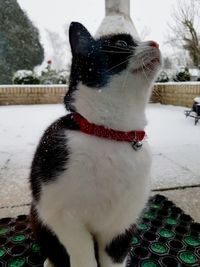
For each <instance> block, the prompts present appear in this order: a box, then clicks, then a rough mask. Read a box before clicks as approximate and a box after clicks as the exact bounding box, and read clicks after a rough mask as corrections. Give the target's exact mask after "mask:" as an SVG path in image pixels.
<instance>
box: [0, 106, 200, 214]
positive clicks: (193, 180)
mask: <svg viewBox="0 0 200 267" xmlns="http://www.w3.org/2000/svg"><path fill="white" fill-rule="evenodd" d="M184 110H185V108H183V107H174V106H164V105H160V104H149V105H148V108H147V117H148V121H149V123H148V126H147V129H146V132H147V135H148V141H149V143H150V145H151V147H152V152H153V168H152V188H153V189H161V190H163V189H173V188H176V187H187V186H192V185H195V186H196V185H200V156H199V154H200V123H198V124H197V125H196V126H194V120H193V119H192V118H187V119H186V118H185V116H184V114H183V112H184ZM63 114H65V109H64V107H63V106H62V105H34V106H1V107H0V196H1V198H0V207H6V206H16V207H18V206H19V205H24V204H27V203H29V202H30V191H29V185H28V182H27V180H28V179H27V177H28V175H29V167H30V164H31V159H32V156H33V153H34V151H35V148H36V145H37V143H38V141H39V138H40V136H41V135H42V133H43V131H44V129H45V128H46V127H47V126H48V125H49V124H50V123H51V122H53V121H54V120H55V119H56V118H58V117H59V116H61V115H63ZM199 191H200V188H198V195H199ZM198 201H199V202H198V203H200V200H198ZM0 210H3V209H1V208H0ZM21 210H22V212H23V211H24V208H23V207H21Z"/></svg>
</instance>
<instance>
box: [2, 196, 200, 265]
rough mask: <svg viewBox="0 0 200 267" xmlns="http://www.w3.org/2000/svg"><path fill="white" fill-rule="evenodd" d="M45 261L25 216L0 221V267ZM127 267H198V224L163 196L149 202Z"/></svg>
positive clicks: (199, 233)
mask: <svg viewBox="0 0 200 267" xmlns="http://www.w3.org/2000/svg"><path fill="white" fill-rule="evenodd" d="M44 260H45V259H44V256H43V255H41V253H40V247H39V246H38V244H37V243H36V242H35V240H34V237H33V234H32V231H31V229H30V224H29V218H28V216H25V215H20V216H18V217H17V218H3V219H0V267H31V266H37V267H42V266H43V262H44ZM127 265H128V266H130V267H132V266H139V267H188V266H190V267H197V266H200V224H198V223H194V222H193V220H192V218H191V217H190V216H188V215H185V214H184V212H183V211H182V210H181V209H180V208H178V207H176V206H175V205H174V204H173V203H172V202H171V201H169V200H167V199H166V198H165V197H164V196H161V195H156V196H154V197H152V198H150V200H149V202H148V205H147V207H146V209H145V210H144V212H143V214H142V216H141V219H140V220H139V221H138V224H137V225H136V227H135V234H134V236H133V238H132V244H131V249H130V255H129V259H128V262H127Z"/></svg>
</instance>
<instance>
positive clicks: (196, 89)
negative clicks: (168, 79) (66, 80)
mask: <svg viewBox="0 0 200 267" xmlns="http://www.w3.org/2000/svg"><path fill="white" fill-rule="evenodd" d="M67 89H68V88H67V85H45V86H42V85H33V86H24V85H21V86H20V85H16V86H15V85H9V86H6V85H5V86H0V105H19V104H20V105H28V104H54V103H63V97H64V95H65V94H66V92H67ZM196 96H200V83H159V84H156V85H155V86H154V90H153V94H152V97H151V102H154V103H156V102H159V103H162V104H167V105H177V106H185V107H191V106H192V103H193V99H194V97H196Z"/></svg>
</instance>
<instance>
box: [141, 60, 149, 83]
mask: <svg viewBox="0 0 200 267" xmlns="http://www.w3.org/2000/svg"><path fill="white" fill-rule="evenodd" d="M145 67H146V66H145V63H144V61H143V59H142V72H143V74H144V76H145V78H146V80H147V82H148V83H150V81H149V79H148V77H147V74H146V72H145Z"/></svg>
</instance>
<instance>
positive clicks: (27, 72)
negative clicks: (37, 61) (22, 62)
mask: <svg viewBox="0 0 200 267" xmlns="http://www.w3.org/2000/svg"><path fill="white" fill-rule="evenodd" d="M32 75H34V73H33V72H32V71H31V70H18V71H16V72H15V74H14V79H15V78H19V79H23V78H26V77H27V76H32Z"/></svg>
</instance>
